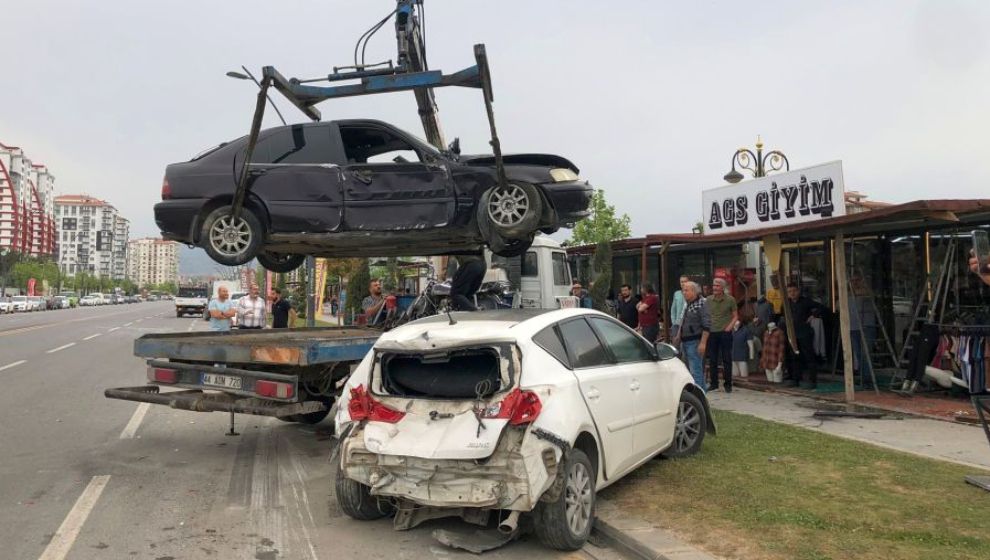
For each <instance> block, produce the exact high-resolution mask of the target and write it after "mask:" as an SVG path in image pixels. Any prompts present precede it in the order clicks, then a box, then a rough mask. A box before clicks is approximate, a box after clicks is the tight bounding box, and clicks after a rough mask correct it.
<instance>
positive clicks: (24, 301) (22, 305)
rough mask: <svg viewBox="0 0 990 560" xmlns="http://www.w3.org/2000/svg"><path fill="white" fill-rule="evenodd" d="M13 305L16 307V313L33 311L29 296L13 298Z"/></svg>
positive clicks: (11, 299)
mask: <svg viewBox="0 0 990 560" xmlns="http://www.w3.org/2000/svg"><path fill="white" fill-rule="evenodd" d="M10 301H11V303H13V305H14V311H16V312H24V311H31V303H30V302H29V301H28V297H27V296H13V297H12V298H10Z"/></svg>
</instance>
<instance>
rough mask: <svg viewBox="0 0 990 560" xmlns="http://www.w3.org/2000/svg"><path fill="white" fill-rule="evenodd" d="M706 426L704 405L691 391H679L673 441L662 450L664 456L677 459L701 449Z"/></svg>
mask: <svg viewBox="0 0 990 560" xmlns="http://www.w3.org/2000/svg"><path fill="white" fill-rule="evenodd" d="M707 426H708V415H707V413H706V412H705V407H704V405H703V404H701V399H699V398H698V397H697V396H696V395H694V394H693V393H690V392H688V391H684V392H683V393H681V402H680V403H678V405H677V423H676V424H675V425H674V441H672V442H671V444H670V447H668V448H667V450H666V451H664V452H663V456H664V457H668V458H670V459H679V458H681V457H689V456H691V455H694V454H695V453H697V452H698V450H699V449H701V442H702V441H704V440H705V428H706V427H707Z"/></svg>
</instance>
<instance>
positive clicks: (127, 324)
mask: <svg viewBox="0 0 990 560" xmlns="http://www.w3.org/2000/svg"><path fill="white" fill-rule="evenodd" d="M133 324H134V321H131V322H130V323H124V326H125V327H129V326H131V325H133Z"/></svg>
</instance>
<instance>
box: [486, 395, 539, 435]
mask: <svg viewBox="0 0 990 560" xmlns="http://www.w3.org/2000/svg"><path fill="white" fill-rule="evenodd" d="M541 410H543V403H541V402H540V397H539V396H538V395H537V394H536V393H534V392H533V391H522V390H520V389H519V388H518V387H516V388H515V389H513V390H511V391H509V394H508V395H506V396H505V398H503V399H502V400H501V401H499V402H496V403H492V404H490V405H488V406H487V407H485V410H484V412H482V414H481V416H482V418H495V419H499V418H501V419H503V420H504V419H508V420H509V424H511V425H513V426H519V425H521V424H529V423H530V422H532V421H533V420H536V417H537V416H539V415H540V411H541Z"/></svg>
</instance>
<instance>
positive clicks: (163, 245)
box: [127, 237, 179, 287]
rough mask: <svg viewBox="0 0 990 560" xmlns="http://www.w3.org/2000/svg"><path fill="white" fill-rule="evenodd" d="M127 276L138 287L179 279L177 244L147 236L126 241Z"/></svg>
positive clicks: (176, 281)
mask: <svg viewBox="0 0 990 560" xmlns="http://www.w3.org/2000/svg"><path fill="white" fill-rule="evenodd" d="M127 278H128V279H130V281H131V282H134V283H135V284H137V285H138V286H140V287H147V286H151V285H155V284H163V283H165V282H175V283H178V281H179V244H178V243H175V242H173V241H166V240H164V239H156V238H153V237H147V238H144V239H134V240H131V241H130V242H128V243H127Z"/></svg>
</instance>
